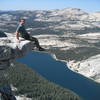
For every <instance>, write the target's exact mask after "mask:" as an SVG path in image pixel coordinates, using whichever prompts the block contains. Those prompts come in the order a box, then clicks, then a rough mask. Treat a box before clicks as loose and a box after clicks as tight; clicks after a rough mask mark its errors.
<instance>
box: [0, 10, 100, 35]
mask: <svg viewBox="0 0 100 100" xmlns="http://www.w3.org/2000/svg"><path fill="white" fill-rule="evenodd" d="M99 16H100V12H96V13H87V12H85V11H83V10H81V9H78V8H66V9H62V10H58V9H57V10H47V11H45V10H34V11H0V30H2V31H7V32H14V31H15V30H16V27H17V24H18V20H19V19H20V18H21V17H23V18H25V19H27V27H28V28H31V29H30V30H29V31H30V32H32V33H34V34H36V31H38V30H37V29H36V28H38V29H40V31H38V33H40V34H41V33H42V34H45V33H44V30H46V31H48V30H49V31H50V34H51V33H52V34H55V33H57V34H58V33H64V34H68V33H78V34H82V33H83V34H84V33H86V32H88V31H93V32H95V31H100V17H99ZM48 34H49V32H48Z"/></svg>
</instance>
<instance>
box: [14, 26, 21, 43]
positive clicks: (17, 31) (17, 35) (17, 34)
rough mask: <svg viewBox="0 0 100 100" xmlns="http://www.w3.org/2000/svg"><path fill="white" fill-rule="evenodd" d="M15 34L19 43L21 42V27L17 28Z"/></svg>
mask: <svg viewBox="0 0 100 100" xmlns="http://www.w3.org/2000/svg"><path fill="white" fill-rule="evenodd" d="M15 34H16V38H17V42H20V40H19V34H20V27H19V26H18V27H17V30H16V32H15Z"/></svg>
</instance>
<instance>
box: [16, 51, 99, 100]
mask: <svg viewBox="0 0 100 100" xmlns="http://www.w3.org/2000/svg"><path fill="white" fill-rule="evenodd" d="M17 61H18V62H21V63H24V64H26V65H28V66H30V67H32V68H33V69H34V70H35V71H37V72H38V73H40V74H41V75H42V76H43V77H45V78H46V79H47V80H50V81H52V82H54V83H57V84H59V85H61V86H62V87H64V88H68V89H70V90H72V91H74V92H75V93H77V94H78V95H79V96H81V97H82V98H83V99H84V100H100V84H97V83H96V82H94V81H92V80H90V79H88V78H86V77H83V76H82V75H79V74H77V73H75V72H73V71H71V70H69V69H68V68H67V66H66V63H64V62H60V61H56V60H55V59H53V58H52V56H50V55H49V54H47V53H41V52H30V53H29V54H27V55H26V56H25V57H23V58H19V59H17Z"/></svg>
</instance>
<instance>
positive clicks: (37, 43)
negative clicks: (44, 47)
mask: <svg viewBox="0 0 100 100" xmlns="http://www.w3.org/2000/svg"><path fill="white" fill-rule="evenodd" d="M22 38H24V39H25V40H30V41H33V42H34V45H35V46H36V47H37V48H40V45H39V41H38V39H37V38H35V37H32V36H30V35H29V34H26V35H24V36H22Z"/></svg>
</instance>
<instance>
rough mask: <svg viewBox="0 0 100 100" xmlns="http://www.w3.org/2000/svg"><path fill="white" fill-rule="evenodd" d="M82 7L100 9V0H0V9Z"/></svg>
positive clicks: (94, 10)
mask: <svg viewBox="0 0 100 100" xmlns="http://www.w3.org/2000/svg"><path fill="white" fill-rule="evenodd" d="M63 8H80V9H83V10H84V11H87V12H96V11H100V0H0V10H49V9H63Z"/></svg>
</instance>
